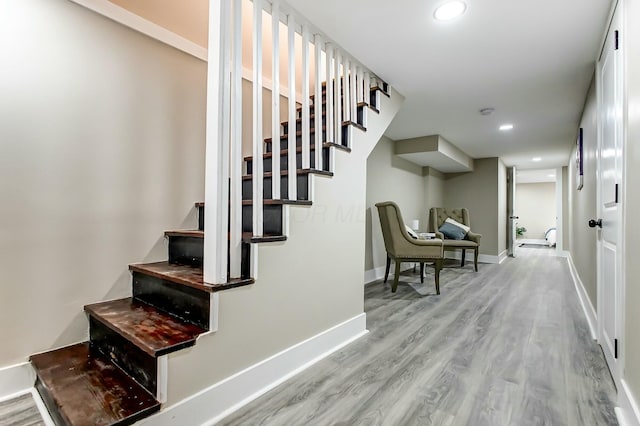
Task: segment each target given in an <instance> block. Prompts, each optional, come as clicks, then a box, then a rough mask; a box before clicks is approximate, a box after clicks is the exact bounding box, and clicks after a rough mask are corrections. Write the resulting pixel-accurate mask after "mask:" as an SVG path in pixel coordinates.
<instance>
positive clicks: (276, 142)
mask: <svg viewBox="0 0 640 426" xmlns="http://www.w3.org/2000/svg"><path fill="white" fill-rule="evenodd" d="M271 34H272V40H273V42H272V45H273V46H272V49H271V80H272V81H273V86H272V87H271V118H272V119H271V198H273V199H274V200H277V199H280V198H281V194H280V174H281V173H280V1H279V0H272V4H271ZM289 128H291V127H289Z"/></svg>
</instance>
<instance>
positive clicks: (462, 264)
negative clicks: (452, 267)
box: [460, 249, 467, 268]
mask: <svg viewBox="0 0 640 426" xmlns="http://www.w3.org/2000/svg"><path fill="white" fill-rule="evenodd" d="M466 254H467V251H466V250H465V249H462V262H460V267H461V268H463V267H464V258H465V255H466Z"/></svg>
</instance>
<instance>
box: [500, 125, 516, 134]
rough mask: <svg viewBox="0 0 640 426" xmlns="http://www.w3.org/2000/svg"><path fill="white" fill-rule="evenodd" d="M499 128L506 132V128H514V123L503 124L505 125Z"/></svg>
mask: <svg viewBox="0 0 640 426" xmlns="http://www.w3.org/2000/svg"><path fill="white" fill-rule="evenodd" d="M499 128H500V130H502V131H503V132H504V131H505V130H511V129H513V124H503V125H502V126H500V127H499Z"/></svg>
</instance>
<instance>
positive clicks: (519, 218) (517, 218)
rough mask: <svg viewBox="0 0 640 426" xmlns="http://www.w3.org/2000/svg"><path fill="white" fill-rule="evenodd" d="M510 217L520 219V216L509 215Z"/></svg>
mask: <svg viewBox="0 0 640 426" xmlns="http://www.w3.org/2000/svg"><path fill="white" fill-rule="evenodd" d="M509 219H520V217H518V216H509Z"/></svg>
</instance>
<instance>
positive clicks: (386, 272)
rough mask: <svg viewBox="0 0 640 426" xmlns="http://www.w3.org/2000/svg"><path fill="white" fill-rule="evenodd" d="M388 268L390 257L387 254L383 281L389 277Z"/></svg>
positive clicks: (389, 266)
mask: <svg viewBox="0 0 640 426" xmlns="http://www.w3.org/2000/svg"><path fill="white" fill-rule="evenodd" d="M389 268H391V258H390V257H389V256H388V255H387V269H386V270H385V271H384V282H385V283H386V282H387V278H389Z"/></svg>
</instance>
